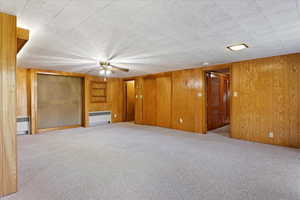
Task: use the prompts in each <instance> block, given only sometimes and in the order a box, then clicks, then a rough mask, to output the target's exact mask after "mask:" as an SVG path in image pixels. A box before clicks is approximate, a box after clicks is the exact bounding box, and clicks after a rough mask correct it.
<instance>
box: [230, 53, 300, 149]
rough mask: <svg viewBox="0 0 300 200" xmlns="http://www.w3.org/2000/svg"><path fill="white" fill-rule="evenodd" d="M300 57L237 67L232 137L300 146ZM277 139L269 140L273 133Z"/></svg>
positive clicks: (251, 63) (248, 63)
mask: <svg viewBox="0 0 300 200" xmlns="http://www.w3.org/2000/svg"><path fill="white" fill-rule="evenodd" d="M299 57H300V55H299V54H295V55H288V56H278V57H271V58H264V59H257V60H252V61H245V62H239V63H234V64H233V68H232V71H233V74H232V78H233V83H232V88H233V92H234V94H235V95H234V97H233V98H232V119H231V122H232V124H231V131H232V137H234V138H239V139H245V140H250V141H255V142H262V143H268V144H277V145H282V146H292V147H300V143H299V138H300V135H299V131H300V123H299V122H300V121H299V113H300V108H299V102H300V98H299V93H300V89H299V79H300V73H299V71H300V70H299V69H300V59H299ZM270 132H272V133H273V134H274V138H270V137H269V133H270Z"/></svg>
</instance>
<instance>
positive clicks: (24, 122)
mask: <svg viewBox="0 0 300 200" xmlns="http://www.w3.org/2000/svg"><path fill="white" fill-rule="evenodd" d="M29 121H30V120H29V117H17V135H25V134H29V133H30V126H29V124H30V123H29Z"/></svg>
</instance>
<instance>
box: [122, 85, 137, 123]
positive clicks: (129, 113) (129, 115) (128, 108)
mask: <svg viewBox="0 0 300 200" xmlns="http://www.w3.org/2000/svg"><path fill="white" fill-rule="evenodd" d="M124 90H125V121H127V122H131V121H134V118H135V81H134V80H129V81H125V82H124Z"/></svg>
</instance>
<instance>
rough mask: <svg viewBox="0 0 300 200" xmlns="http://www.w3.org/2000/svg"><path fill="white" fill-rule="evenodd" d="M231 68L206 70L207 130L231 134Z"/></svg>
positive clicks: (225, 134)
mask: <svg viewBox="0 0 300 200" xmlns="http://www.w3.org/2000/svg"><path fill="white" fill-rule="evenodd" d="M230 76H231V74H230V69H229V68H225V69H218V70H212V71H206V74H205V77H206V119H207V120H206V121H207V131H209V132H213V133H216V134H220V135H223V136H227V137H229V136H230V80H231V77H230Z"/></svg>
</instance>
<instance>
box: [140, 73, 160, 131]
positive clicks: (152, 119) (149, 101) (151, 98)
mask: <svg viewBox="0 0 300 200" xmlns="http://www.w3.org/2000/svg"><path fill="white" fill-rule="evenodd" d="M156 95H157V94H156V79H155V78H145V79H144V99H143V124H146V125H156V106H157V105H156Z"/></svg>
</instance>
